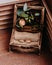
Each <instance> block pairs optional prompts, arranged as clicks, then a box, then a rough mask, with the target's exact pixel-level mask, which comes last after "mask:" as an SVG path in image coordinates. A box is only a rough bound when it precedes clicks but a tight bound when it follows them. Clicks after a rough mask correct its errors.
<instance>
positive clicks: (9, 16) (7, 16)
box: [0, 15, 13, 21]
mask: <svg viewBox="0 0 52 65" xmlns="http://www.w3.org/2000/svg"><path fill="white" fill-rule="evenodd" d="M11 18H13V15H4V16H0V21H1V20H6V19H11Z"/></svg>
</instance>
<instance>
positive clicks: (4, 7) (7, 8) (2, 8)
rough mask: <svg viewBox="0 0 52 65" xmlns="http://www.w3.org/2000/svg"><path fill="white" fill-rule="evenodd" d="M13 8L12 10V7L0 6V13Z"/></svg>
mask: <svg viewBox="0 0 52 65" xmlns="http://www.w3.org/2000/svg"><path fill="white" fill-rule="evenodd" d="M13 8H14V7H13V5H7V6H0V12H1V11H5V10H11V9H13Z"/></svg>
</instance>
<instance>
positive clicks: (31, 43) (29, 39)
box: [9, 4, 45, 52]
mask: <svg viewBox="0 0 52 65" xmlns="http://www.w3.org/2000/svg"><path fill="white" fill-rule="evenodd" d="M21 6H23V4H22V5H21V4H19V5H18V4H15V6H14V21H13V30H12V35H11V40H10V44H9V46H10V48H9V50H12V49H17V50H19V51H22V52H23V51H24V52H33V51H34V50H35V49H39V52H40V50H41V43H42V30H43V25H44V11H45V8H44V7H43V6H28V7H29V8H31V9H34V10H40V11H41V19H40V24H41V27H40V29H41V30H40V31H38V32H37V33H35V32H34V33H31V32H29V31H28V32H27V31H23V32H21V31H20V32H19V31H18V30H16V28H15V26H16V19H17V10H18V7H21Z"/></svg>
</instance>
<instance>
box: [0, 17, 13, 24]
mask: <svg viewBox="0 0 52 65" xmlns="http://www.w3.org/2000/svg"><path fill="white" fill-rule="evenodd" d="M9 23H11V24H12V23H13V18H11V19H6V20H2V21H0V25H4V24H9Z"/></svg>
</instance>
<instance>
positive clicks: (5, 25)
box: [0, 24, 12, 29]
mask: <svg viewBox="0 0 52 65" xmlns="http://www.w3.org/2000/svg"><path fill="white" fill-rule="evenodd" d="M10 27H12V24H4V25H0V29H6V28H10Z"/></svg>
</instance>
